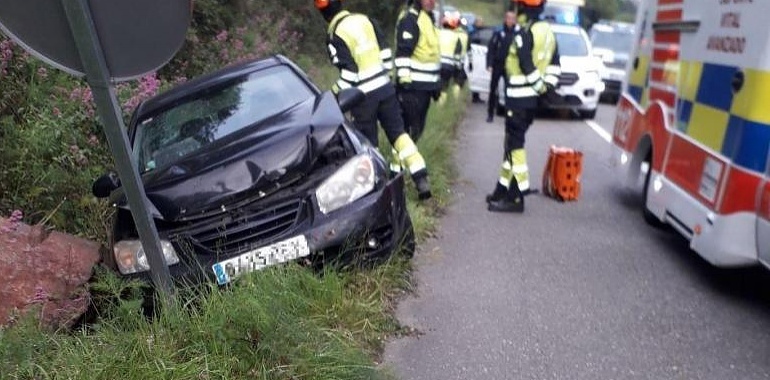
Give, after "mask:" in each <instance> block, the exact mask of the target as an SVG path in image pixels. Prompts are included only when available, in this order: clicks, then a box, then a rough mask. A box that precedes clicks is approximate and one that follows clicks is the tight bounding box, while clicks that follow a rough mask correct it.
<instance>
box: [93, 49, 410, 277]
mask: <svg viewBox="0 0 770 380" xmlns="http://www.w3.org/2000/svg"><path fill="white" fill-rule="evenodd" d="M350 90H351V91H347V90H346V91H344V92H342V93H340V94H339V96H338V97H335V96H334V95H333V94H332V93H331V92H328V91H327V92H321V91H320V90H319V89H318V88H317V87H316V86H315V85H314V84H313V83H312V82H311V81H310V79H309V78H308V77H307V76H306V75H305V74H304V73H303V72H302V71H301V70H300V69H299V68H298V67H297V66H296V65H294V64H293V63H292V62H291V61H290V60H288V59H287V58H285V57H282V56H273V57H270V58H267V59H263V60H259V61H251V62H246V63H243V64H239V65H237V66H233V67H229V68H226V69H223V70H220V71H217V72H214V73H212V74H209V75H206V76H204V77H201V78H197V79H195V80H191V81H189V82H187V83H184V84H181V85H179V86H177V87H175V88H173V89H172V90H169V91H167V92H165V93H163V94H160V95H158V96H156V97H154V98H152V99H149V100H147V101H145V102H144V103H142V104H141V105H140V106H139V107H137V109H136V111H135V112H134V115H133V117H132V119H131V123H130V125H129V140H130V142H131V146H132V149H133V155H134V158H135V161H136V163H137V165H138V169H139V173H140V174H141V178H142V182H143V184H144V188H145V192H146V194H147V199H148V200H149V201H150V202H149V203H150V205H151V211H152V214H153V217H154V221H155V225H156V227H157V229H158V232H159V235H160V237H161V246H162V248H163V255H164V257H165V260H166V262H167V263H168V264H169V270H170V272H171V274H172V277H174V278H175V279H176V280H185V281H193V282H196V283H197V282H200V281H202V280H214V281H217V282H218V283H219V284H225V283H228V282H230V281H231V280H232V279H233V278H235V277H237V276H238V275H240V274H242V273H245V272H250V271H254V270H258V269H261V268H264V267H266V266H269V265H273V264H277V263H283V262H287V261H301V262H306V263H312V264H314V265H323V264H324V263H330V262H335V263H341V264H348V263H355V262H372V261H376V259H382V258H387V257H388V256H389V255H390V254H391V253H393V252H394V251H396V250H397V249H399V248H400V247H403V249H404V250H405V251H406V252H407V253H409V252H411V250H413V248H414V233H413V229H412V223H411V220H410V219H409V215H408V213H407V210H406V198H405V191H404V179H403V176H402V175H395V176H391V174H390V172H389V170H388V166H387V163H386V161H385V160H384V159H383V157H382V156H381V155H380V153H379V152H378V151H377V150H376V149H375V148H374V147H372V146H371V145H370V143H369V142H368V141H367V140H366V138H364V137H363V136H362V135H361V134H359V133H358V132H357V131H355V130H354V129H353V128H352V127H351V126H350V125H349V123H348V121H347V120H346V118H345V116H344V113H343V112H344V111H345V110H347V109H348V108H349V107H351V105H354V104H356V102H357V101H360V100H361V98H362V97H363V94H362V93H361V92H359V91H357V90H355V89H350ZM93 192H94V194H95V195H96V196H97V197H109V198H110V200H111V201H112V202H113V204H115V206H116V207H117V212H116V215H115V219H114V226H113V232H112V236H111V241H110V245H111V247H110V248H111V249H109V250H106V252H105V253H104V254H103V262H104V263H105V265H107V266H109V267H111V268H112V269H114V270H115V271H117V272H119V273H121V274H122V275H124V276H126V277H131V278H144V279H149V264H148V260H147V257H146V256H145V254H144V251H143V250H142V246H141V243H140V242H139V239H138V233H137V231H136V227H135V225H134V221H133V218H132V216H131V213H130V211H129V209H128V205H127V202H126V199H125V194H124V193H123V191H122V188H121V187H120V182H119V180H118V179H117V178H116V175H115V174H114V173H108V174H106V175H105V176H103V177H101V178H99V179H98V180H97V181H96V182H95V183H94V187H93Z"/></svg>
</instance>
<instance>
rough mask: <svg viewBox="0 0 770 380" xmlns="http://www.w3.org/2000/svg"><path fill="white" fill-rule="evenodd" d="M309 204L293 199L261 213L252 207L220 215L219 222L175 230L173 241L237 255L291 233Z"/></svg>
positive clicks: (213, 251) (209, 250)
mask: <svg viewBox="0 0 770 380" xmlns="http://www.w3.org/2000/svg"><path fill="white" fill-rule="evenodd" d="M304 204H305V202H304V201H303V200H301V199H292V200H288V201H283V202H281V203H278V204H274V205H270V206H268V207H265V208H263V209H261V210H250V208H249V205H247V206H244V207H243V208H241V209H238V210H233V211H231V212H229V213H227V214H222V215H220V216H219V218H220V220H219V221H212V220H211V219H208V220H207V221H205V222H204V223H196V225H194V226H189V227H186V228H184V229H183V230H181V229H180V230H177V231H175V232H174V231H172V232H170V234H169V239H171V240H172V241H176V242H177V243H181V242H182V241H185V242H188V243H191V244H192V245H193V246H195V247H198V248H203V249H204V250H206V251H208V252H207V253H210V254H233V253H238V252H241V251H244V250H247V249H251V248H254V247H256V246H259V245H264V244H266V243H267V242H269V241H271V240H273V239H274V238H276V237H278V236H281V235H283V234H284V233H286V232H287V231H289V230H290V229H291V228H292V227H294V226H295V225H297V223H298V222H299V221H300V220H301V219H302V217H303V216H304V215H305V213H304V212H303V210H304V209H305V207H304Z"/></svg>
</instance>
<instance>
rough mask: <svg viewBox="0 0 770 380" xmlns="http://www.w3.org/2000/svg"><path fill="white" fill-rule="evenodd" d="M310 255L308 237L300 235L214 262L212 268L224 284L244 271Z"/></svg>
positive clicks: (218, 280)
mask: <svg viewBox="0 0 770 380" xmlns="http://www.w3.org/2000/svg"><path fill="white" fill-rule="evenodd" d="M308 255H310V248H309V247H308V245H307V239H305V236H303V235H300V236H295V237H293V238H290V239H286V240H282V241H279V242H277V243H274V244H270V245H268V246H264V247H260V248H257V249H255V250H253V251H249V252H246V253H244V254H241V255H239V256H236V257H233V258H230V259H227V260H224V261H220V262H218V263H216V264H214V265H213V266H212V269H213V270H214V274H216V276H217V283H219V285H224V284H227V283H228V282H230V281H232V280H233V279H234V278H236V277H238V276H240V275H242V274H244V273H248V272H253V271H257V270H260V269H263V268H266V267H269V266H271V265H276V264H280V263H285V262H287V261H291V260H294V259H297V258H300V257H305V256H308Z"/></svg>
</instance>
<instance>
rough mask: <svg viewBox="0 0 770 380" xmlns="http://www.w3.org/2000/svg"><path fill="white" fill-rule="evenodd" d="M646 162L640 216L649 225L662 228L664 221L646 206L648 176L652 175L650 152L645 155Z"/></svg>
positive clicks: (648, 184)
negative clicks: (647, 167) (647, 165)
mask: <svg viewBox="0 0 770 380" xmlns="http://www.w3.org/2000/svg"><path fill="white" fill-rule="evenodd" d="M647 163H648V164H649V169H647V174H646V175H645V176H644V189H643V191H642V216H643V217H644V221H645V222H646V223H647V224H649V225H650V226H653V227H655V228H659V229H662V228H663V227H665V223H663V222H662V221H661V220H660V219H658V217H657V216H655V214H653V213H652V211H650V209H649V208H647V203H648V199H647V198H648V197H649V194H648V189H649V187H650V178H651V177H652V153H650V154H649V155H648V156H647Z"/></svg>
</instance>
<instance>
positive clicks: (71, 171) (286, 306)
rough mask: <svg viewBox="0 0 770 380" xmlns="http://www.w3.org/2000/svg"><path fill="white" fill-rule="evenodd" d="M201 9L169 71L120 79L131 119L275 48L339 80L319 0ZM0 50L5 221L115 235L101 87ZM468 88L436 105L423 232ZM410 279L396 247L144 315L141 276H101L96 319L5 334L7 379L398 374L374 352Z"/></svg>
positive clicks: (1, 370) (442, 187)
mask: <svg viewBox="0 0 770 380" xmlns="http://www.w3.org/2000/svg"><path fill="white" fill-rule="evenodd" d="M300 3H301V4H300ZM350 3H351V4H352V6H354V7H371V6H375V8H372V9H376V10H377V14H376V15H375V17H377V18H379V19H380V20H381V21H383V24H384V25H386V27H388V28H390V29H392V22H393V19H394V15H395V8H394V6H393V5H390V3H388V4H385V3H386V2H376V1H374V0H358V1H351V2H350ZM195 5H196V9H195V14H194V22H193V25H192V27H191V29H190V32H189V34H188V38H187V41H188V43H187V44H186V45H185V46H184V47H183V50H182V51H180V53H179V55H178V57H177V58H176V59H175V60H174V61H172V62H171V63H170V64H169V65H168V66H166V67H164V68H163V69H162V70H161V71H160V72H158V73H154V74H151V75H148V76H146V77H145V78H142V79H141V80H139V81H135V82H132V83H126V84H121V85H120V86H119V88H118V92H119V95H120V100H121V102H122V105H123V107H124V110H125V111H126V117H128V114H129V112H130V111H131V109H132V108H133V107H134V106H135V105H136V104H138V102H140V101H142V100H143V99H145V98H147V97H149V96H152V95H154V94H155V93H157V92H158V91H162V90H164V89H167V88H169V87H171V86H173V85H174V84H175V83H177V82H179V81H184V80H186V79H187V78H190V77H193V76H196V75H199V74H201V73H203V72H206V71H210V70H213V69H215V68H217V67H219V66H220V65H221V64H222V62H233V61H238V60H241V59H249V58H252V57H258V56H264V55H267V54H270V53H273V52H280V53H283V54H285V55H287V56H289V57H290V58H292V59H294V60H295V61H296V62H298V64H299V65H300V66H301V67H303V69H305V70H306V71H307V72H308V73H309V74H310V75H311V76H312V77H313V78H314V80H315V81H316V82H317V83H319V84H320V85H321V86H322V87H327V88H328V87H329V84H331V83H332V80H333V78H334V76H335V70H333V69H332V68H331V67H330V65H329V64H328V63H327V62H328V60H327V58H326V57H325V56H324V54H325V50H324V45H323V39H324V33H323V30H324V26H323V22H322V20H321V19H320V17H319V16H318V14H317V12H316V11H315V10H314V9H313V8H312V3H307V2H305V1H300V0H288V1H286V2H278V3H270V5H265V4H259V5H260V7H261V8H260V9H259V10H257V9H251V8H256V6H255V5H254V4H253V2H247V1H245V0H240V1H238V0H229V1H227V0H198V1H196V4H195ZM289 10H291V11H289ZM370 13H371V12H370ZM287 15H291V16H292V17H288V16H287ZM295 16H296V17H295ZM389 23H390V24H389ZM271 41H277V42H271ZM0 58H2V60H0V215H9V214H10V213H11V211H12V210H15V209H21V210H23V211H24V221H25V222H27V223H30V224H36V223H40V224H44V225H46V226H48V227H50V228H54V229H57V230H62V231H66V232H70V233H74V234H78V235H80V236H84V237H88V238H92V239H95V240H97V241H101V242H104V241H106V236H107V233H108V229H107V226H108V225H109V220H110V217H111V210H110V208H109V207H108V205H107V204H105V202H102V201H98V200H96V199H94V198H93V196H91V195H90V186H91V183H92V181H93V180H94V179H95V178H97V177H98V176H99V175H100V174H102V173H103V172H104V171H106V170H107V169H108V168H111V167H112V163H111V159H110V156H109V152H108V149H107V147H106V145H105V142H104V141H105V139H104V138H103V135H102V133H101V128H100V127H99V125H98V124H97V123H96V122H95V120H94V108H93V103H92V101H91V95H90V90H89V89H88V87H87V86H86V85H85V83H84V82H82V81H80V80H77V79H74V78H71V77H69V76H67V75H65V74H63V73H61V72H58V71H56V70H53V69H47V68H46V67H45V66H44V65H43V64H41V63H39V62H38V61H36V60H34V59H32V58H30V57H29V56H28V55H27V54H25V53H24V52H23V51H22V50H21V49H19V48H18V47H15V46H13V44H11V43H10V42H9V40H7V39H5V38H3V37H2V36H1V35H0ZM319 62H320V64H319ZM466 98H467V92H466V91H461V92H459V93H458V94H454V95H449V96H448V97H447V98H445V99H444V100H442V102H441V103H434V104H433V106H432V109H431V112H430V114H429V121H428V127H427V128H426V131H425V134H424V136H423V137H422V139H421V140H420V142H419V144H418V145H419V147H420V150H421V152H422V153H423V155H424V156H425V158H426V161H427V163H428V166H429V170H430V172H431V181H432V184H433V189H434V199H433V200H431V201H428V202H425V203H419V204H418V203H417V202H416V194H415V192H414V188H413V186H411V180H409V182H410V183H409V184H408V187H407V188H408V203H409V204H408V208H409V211H410V214H411V217H412V219H413V221H414V224H415V230H416V234H417V239H418V242H420V241H424V239H425V238H426V237H427V236H428V235H429V233H430V231H431V230H432V229H433V228H434V227H435V225H436V219H437V217H438V215H440V210H441V208H442V207H443V206H444V205H446V203H447V202H448V200H449V185H450V182H451V178H452V177H453V176H452V159H451V152H452V142H453V141H454V130H455V127H456V123H457V121H458V120H460V119H461V118H462V113H463V111H464V106H463V105H464V104H465V99H466ZM381 141H383V143H382V146H381V149H382V151H383V152H385V153H386V154H387V153H388V152H389V151H390V148H389V146H387V143H386V142H385V139H384V138H382V139H381ZM410 273H411V264H410V261H408V260H406V259H404V258H403V257H401V256H399V255H397V256H394V257H393V258H392V259H391V260H389V261H388V262H387V263H385V264H383V265H379V266H377V267H375V268H369V269H360V270H336V271H332V270H327V271H325V272H324V273H314V272H312V271H311V270H309V269H306V268H303V267H300V266H298V265H288V266H283V267H275V268H270V269H268V270H265V271H261V272H258V273H254V274H252V275H250V276H245V277H243V278H241V279H239V280H238V281H236V282H235V283H234V284H233V285H232V286H229V287H226V288H217V287H215V286H210V287H203V288H196V289H182V290H180V292H179V295H178V297H177V298H175V299H174V300H173V301H172V302H171V303H170V305H167V306H165V307H163V308H162V310H161V312H160V313H158V314H157V316H156V317H154V318H149V319H148V318H146V317H145V316H143V314H142V305H141V302H142V301H141V295H142V294H143V289H141V286H140V284H137V283H126V282H124V281H121V280H119V279H117V278H116V277H115V276H114V275H112V274H110V273H109V272H105V271H99V273H98V276H97V278H96V281H94V283H93V284H92V293H93V297H94V300H93V302H94V306H95V310H96V311H97V312H98V317H97V318H96V321H95V322H94V323H93V324H90V325H88V326H87V327H84V328H81V329H78V330H76V331H49V330H47V329H45V328H43V327H42V326H39V325H38V322H37V321H36V319H35V318H34V314H35V313H34V311H33V312H32V313H30V314H29V315H27V316H22V317H20V318H18V319H17V320H16V321H15V322H14V323H13V324H11V325H10V326H7V327H6V328H4V329H0V380H4V379H115V378H125V379H155V378H163V379H190V378H197V379H214V378H217V379H240V378H244V379H245V378H260V379H300V378H301V379H330V378H334V379H377V378H383V379H387V378H392V375H390V374H389V373H388V371H387V369H383V368H380V365H379V364H378V360H379V359H378V356H379V354H380V353H381V350H382V348H383V344H384V342H385V340H386V339H387V338H388V337H392V336H394V335H399V334H401V333H405V332H403V331H402V327H401V326H399V324H398V321H397V320H395V318H394V317H393V313H392V312H393V307H394V303H395V301H396V300H397V299H398V297H399V296H401V295H402V294H404V292H408V291H409V290H410Z"/></svg>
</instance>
